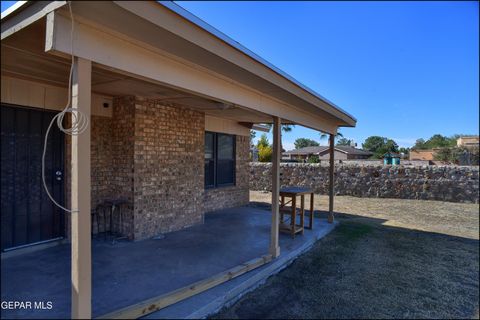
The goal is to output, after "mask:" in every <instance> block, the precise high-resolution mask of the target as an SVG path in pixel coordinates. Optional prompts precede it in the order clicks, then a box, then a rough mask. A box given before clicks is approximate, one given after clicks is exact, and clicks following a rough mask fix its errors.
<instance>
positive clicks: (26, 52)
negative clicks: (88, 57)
mask: <svg viewBox="0 0 480 320" xmlns="http://www.w3.org/2000/svg"><path fill="white" fill-rule="evenodd" d="M44 39H45V19H42V20H39V21H37V22H35V23H33V24H31V25H30V26H28V27H26V28H24V29H23V30H21V31H19V32H17V33H15V34H13V35H11V36H10V37H8V38H6V39H5V40H3V41H2V45H1V69H2V75H4V76H12V77H17V78H22V79H26V80H32V81H40V82H43V83H46V84H50V85H54V86H60V87H66V84H67V83H68V73H69V68H70V63H71V61H70V60H69V59H67V58H65V57H61V56H56V55H51V54H48V53H45V51H44V46H45V43H44ZM92 92H94V93H97V94H101V95H107V96H122V95H136V96H141V97H146V98H151V99H158V100H162V101H164V102H166V103H175V104H177V105H182V106H186V107H189V108H192V109H195V110H199V111H202V112H205V114H208V115H211V116H216V117H222V118H226V119H230V120H234V121H238V122H245V123H268V122H271V116H269V115H267V114H263V113H261V112H258V111H254V110H248V109H246V108H241V107H239V106H238V105H233V104H229V103H223V102H220V101H215V100H212V99H209V98H205V97H201V96H198V95H195V94H192V93H189V92H186V91H182V90H178V89H174V88H171V87H168V86H165V85H161V84H158V83H152V82H149V81H146V80H142V79H138V78H137V77H134V76H133V75H129V74H127V73H125V72H121V71H119V70H116V69H114V68H109V67H106V66H103V65H101V64H98V63H95V64H93V68H92Z"/></svg>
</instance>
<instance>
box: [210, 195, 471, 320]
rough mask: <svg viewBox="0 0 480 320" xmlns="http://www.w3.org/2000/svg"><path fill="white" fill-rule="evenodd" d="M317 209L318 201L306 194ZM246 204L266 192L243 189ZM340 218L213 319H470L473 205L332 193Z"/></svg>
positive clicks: (322, 205)
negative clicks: (248, 196) (287, 263)
mask: <svg viewBox="0 0 480 320" xmlns="http://www.w3.org/2000/svg"><path fill="white" fill-rule="evenodd" d="M316 198H317V199H316V201H315V202H316V209H320V212H318V213H317V214H319V215H320V216H321V217H326V212H325V211H324V210H325V209H326V208H327V207H328V205H327V203H328V202H327V201H328V198H327V197H325V196H317V197H316ZM251 200H252V201H253V204H254V205H259V206H265V207H267V206H268V202H269V201H270V194H265V193H261V192H252V193H251ZM335 202H336V204H335V211H336V212H337V214H336V218H337V219H338V220H339V221H340V225H339V226H338V227H337V228H336V229H335V230H334V231H333V232H332V233H331V234H330V235H328V236H327V237H326V238H324V239H322V240H321V241H319V242H318V243H317V244H316V245H315V246H314V247H313V248H312V249H311V250H310V251H309V252H307V253H305V254H304V255H302V256H301V257H299V258H298V259H297V260H296V261H295V262H294V263H293V264H292V265H290V266H289V267H288V268H286V269H285V270H283V271H282V272H280V273H279V274H277V275H275V276H273V277H271V278H269V279H268V280H267V282H266V283H265V284H264V285H262V286H261V287H259V288H258V289H256V290H255V291H253V292H251V293H249V294H247V295H245V296H244V297H242V298H241V299H240V300H239V301H238V302H237V303H235V304H234V305H232V306H230V307H229V308H225V309H223V310H221V311H220V312H219V313H218V314H216V315H214V316H213V318H250V319H252V318H478V317H479V303H478V300H479V241H478V238H479V212H478V209H479V206H478V204H455V203H446V202H437V201H421V200H398V199H371V198H370V199H368V198H354V197H336V198H335Z"/></svg>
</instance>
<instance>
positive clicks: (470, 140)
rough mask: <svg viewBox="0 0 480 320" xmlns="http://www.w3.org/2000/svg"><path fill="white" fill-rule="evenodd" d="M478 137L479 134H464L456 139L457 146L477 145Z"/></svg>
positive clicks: (470, 146)
mask: <svg viewBox="0 0 480 320" xmlns="http://www.w3.org/2000/svg"><path fill="white" fill-rule="evenodd" d="M479 144H480V137H479V136H464V137H459V138H458V139H457V147H465V148H475V147H477V148H478V147H479Z"/></svg>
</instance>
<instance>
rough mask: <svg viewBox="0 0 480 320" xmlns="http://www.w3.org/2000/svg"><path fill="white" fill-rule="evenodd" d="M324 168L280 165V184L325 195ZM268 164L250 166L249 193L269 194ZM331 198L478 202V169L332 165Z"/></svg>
mask: <svg viewBox="0 0 480 320" xmlns="http://www.w3.org/2000/svg"><path fill="white" fill-rule="evenodd" d="M328 169H329V167H328V165H326V164H307V163H282V164H280V184H281V186H282V187H284V186H304V187H309V188H312V189H314V190H315V193H319V194H328V183H329V181H328V180H329V179H328ZM271 172H272V165H271V163H260V162H251V163H250V190H267V191H271V187H272V184H271ZM335 195H349V196H355V197H377V198H399V199H423V200H441V201H449V202H466V203H479V167H478V166H477V167H475V166H473V167H464V166H403V165H400V166H383V165H365V166H361V165H356V164H355V165H351V164H349V165H346V164H335Z"/></svg>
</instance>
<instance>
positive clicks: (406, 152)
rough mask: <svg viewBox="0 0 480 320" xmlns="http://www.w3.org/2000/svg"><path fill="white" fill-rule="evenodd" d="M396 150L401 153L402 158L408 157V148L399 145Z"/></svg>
mask: <svg viewBox="0 0 480 320" xmlns="http://www.w3.org/2000/svg"><path fill="white" fill-rule="evenodd" d="M398 152H400V153H402V154H403V156H404V158H405V159H406V158H408V155H409V154H410V149H409V148H404V147H401V148H400V149H398Z"/></svg>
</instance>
